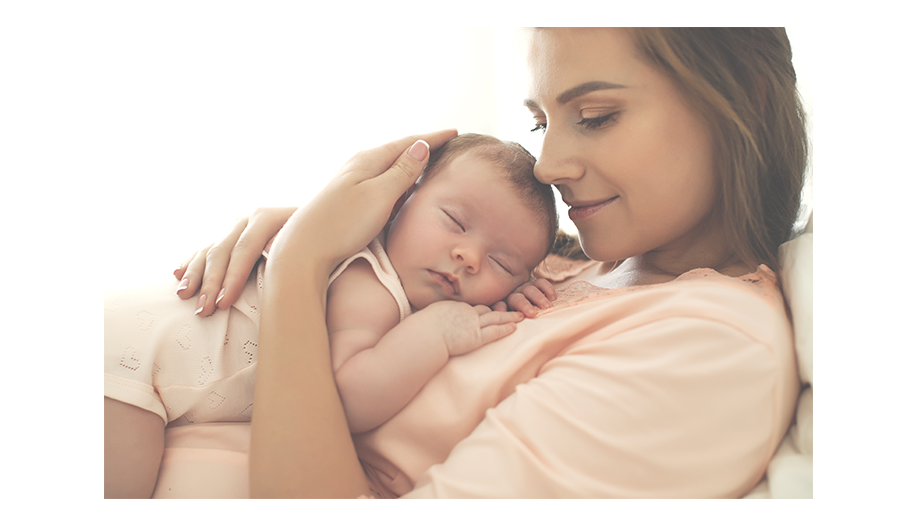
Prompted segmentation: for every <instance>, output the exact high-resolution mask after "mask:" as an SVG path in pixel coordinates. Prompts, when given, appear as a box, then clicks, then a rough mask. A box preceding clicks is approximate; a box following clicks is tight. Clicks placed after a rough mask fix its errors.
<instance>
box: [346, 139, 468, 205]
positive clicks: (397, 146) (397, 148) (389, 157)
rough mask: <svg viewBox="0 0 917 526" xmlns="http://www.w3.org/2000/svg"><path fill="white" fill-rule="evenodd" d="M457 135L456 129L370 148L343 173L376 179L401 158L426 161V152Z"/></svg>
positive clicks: (357, 156) (358, 155) (352, 160)
mask: <svg viewBox="0 0 917 526" xmlns="http://www.w3.org/2000/svg"><path fill="white" fill-rule="evenodd" d="M457 134H458V132H457V131H456V130H454V129H448V130H440V131H436V132H432V133H424V134H420V135H411V136H408V137H404V138H401V139H398V140H395V141H392V142H389V143H386V144H383V145H382V146H377V147H375V148H370V149H368V150H364V151H362V152H360V153H358V154H357V155H355V156H354V157H353V158H352V159H351V160H350V161H349V162H348V163H347V164H346V165H344V170H343V171H344V172H347V173H348V174H351V175H350V176H351V177H357V178H358V179H359V180H361V181H362V180H368V179H374V178H376V177H378V176H379V175H380V174H383V173H385V172H387V171H388V170H390V169H391V168H393V167H394V166H393V165H394V164H395V163H396V161H397V160H399V158H402V159H403V157H404V156H405V155H407V156H409V157H410V158H411V159H413V160H415V161H419V162H423V161H425V160H426V158H427V152H426V151H424V150H436V149H438V148H439V147H440V146H442V145H443V144H446V141H448V140H449V139H451V138H453V137H455V136H456V135H457ZM418 141H423V144H418ZM405 160H406V159H405ZM357 167H359V169H353V168H357ZM402 174H407V177H408V178H410V177H411V172H410V171H403V172H402ZM413 182H414V181H413V180H411V181H410V182H409V183H407V185H406V186H405V190H406V189H407V187H409V186H410V185H411V184H412V183H413Z"/></svg>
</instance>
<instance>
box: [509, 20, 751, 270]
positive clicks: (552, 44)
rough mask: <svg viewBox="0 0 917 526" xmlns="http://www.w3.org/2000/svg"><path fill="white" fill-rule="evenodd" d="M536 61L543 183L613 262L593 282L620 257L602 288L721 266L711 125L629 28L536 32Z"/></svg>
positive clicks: (595, 250) (533, 79) (598, 254)
mask: <svg viewBox="0 0 917 526" xmlns="http://www.w3.org/2000/svg"><path fill="white" fill-rule="evenodd" d="M528 65H529V75H530V80H529V94H528V98H527V100H526V105H527V106H528V108H529V109H530V110H531V112H532V115H533V117H534V120H535V123H536V126H537V127H539V128H541V129H542V130H543V133H544V146H543V149H542V153H541V157H540V158H539V159H538V162H537V164H536V165H535V176H536V177H537V178H538V180H539V181H541V182H543V183H548V184H553V185H555V186H556V187H557V189H558V190H559V191H560V194H561V196H562V197H563V200H564V202H565V203H567V204H568V205H570V206H571V219H572V220H573V222H574V223H575V224H576V227H577V230H578V232H579V235H580V239H581V242H582V245H583V249H584V251H585V252H586V254H587V255H588V256H590V257H591V258H592V259H595V260H599V261H603V262H607V264H606V265H604V266H602V267H601V268H600V269H599V270H598V273H597V274H596V278H597V277H598V276H599V275H601V274H604V273H607V272H608V270H609V269H610V268H611V266H612V265H613V264H614V262H618V261H622V260H627V261H622V264H621V265H619V266H618V272H617V273H616V275H615V279H614V280H610V279H609V276H606V277H605V278H604V279H602V280H600V281H603V283H602V284H603V285H604V286H609V285H611V286H620V285H632V284H638V283H650V282H659V281H667V280H670V279H673V278H674V277H675V276H677V275H679V274H681V273H683V272H686V271H688V270H691V269H694V268H701V267H714V266H718V265H719V264H721V263H722V261H723V260H724V254H726V253H727V252H728V250H727V247H726V246H725V244H724V242H723V236H722V234H721V232H720V231H719V229H718V228H716V223H715V222H713V221H710V214H711V211H712V208H713V204H714V202H715V200H716V199H717V198H718V195H717V190H716V184H717V179H716V175H715V170H714V149H713V145H712V141H711V135H710V131H709V127H708V125H707V124H706V122H705V120H704V119H703V118H702V117H701V116H700V115H699V114H698V112H697V111H695V110H694V109H693V108H692V107H690V106H689V105H688V104H687V103H686V102H685V99H684V97H683V96H682V94H681V93H680V91H679V90H678V88H677V87H676V86H675V84H674V83H673V82H672V81H671V80H670V79H669V78H668V77H667V76H666V75H664V74H663V73H662V72H661V71H659V70H657V69H655V68H654V67H653V66H652V65H650V63H649V62H647V61H646V60H644V59H643V58H642V57H641V56H640V55H639V54H638V52H637V50H636V49H635V47H634V45H633V43H632V41H631V39H630V37H629V35H628V33H627V31H626V30H623V29H605V28H602V29H578V30H565V29H548V30H536V31H534V32H533V34H532V35H531V42H530V48H529V55H528ZM576 88H580V89H579V90H577V89H576ZM593 88H598V89H593ZM628 258H630V259H628ZM744 270H747V269H739V270H738V271H739V272H740V273H743V272H744ZM727 273H728V272H727Z"/></svg>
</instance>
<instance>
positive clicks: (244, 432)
mask: <svg viewBox="0 0 917 526" xmlns="http://www.w3.org/2000/svg"><path fill="white" fill-rule="evenodd" d="M812 232H813V230H812V215H810V216H809V219H808V222H807V224H806V226H805V228H804V229H803V230H802V231H801V232H800V233H799V234H798V235H797V236H796V237H795V238H794V239H792V240H791V241H789V242H787V243H785V244H784V245H783V246H782V247H781V248H780V253H779V257H780V260H779V261H780V269H779V272H780V277H781V280H782V283H783V286H784V292H785V296H786V300H787V305H788V307H789V309H790V312H791V317H792V320H793V325H794V331H795V339H796V350H797V359H798V369H799V377H800V383H801V385H802V389H801V391H800V395H799V400H798V401H797V409H796V418H795V420H794V422H793V423H792V425H791V426H790V429H789V431H788V432H787V434H786V436H785V437H784V439H783V441H782V443H781V445H780V446H779V448H778V450H777V452H776V454H775V455H774V457H773V459H772V460H771V462H770V464H769V466H768V469H767V473H766V475H765V477H764V479H763V480H761V482H760V483H758V485H757V486H756V487H755V488H754V489H753V490H752V491H751V492H750V493H749V494H748V495H746V497H745V498H779V499H784V498H803V499H811V498H812V497H813V489H812V478H813V477H812V470H813V455H812V430H813V420H812V407H813V403H812V393H813V389H812V386H813V382H812V379H813V375H812V354H813V349H812V343H813V342H812V340H813V338H812V333H813V329H812V283H813V271H812V264H813V252H812V238H813V233H812ZM250 434H251V425H250V424H247V423H208V424H191V425H185V426H180V427H175V428H168V429H166V444H165V451H164V454H163V459H162V467H161V469H160V473H159V481H158V483H157V486H156V489H155V491H154V494H153V498H247V497H248V447H249V439H250Z"/></svg>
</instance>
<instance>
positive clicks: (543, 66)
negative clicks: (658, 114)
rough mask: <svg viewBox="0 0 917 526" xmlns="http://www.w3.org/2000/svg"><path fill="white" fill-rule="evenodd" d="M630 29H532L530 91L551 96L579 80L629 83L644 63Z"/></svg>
mask: <svg viewBox="0 0 917 526" xmlns="http://www.w3.org/2000/svg"><path fill="white" fill-rule="evenodd" d="M638 57H639V54H638V52H637V49H636V46H634V43H633V40H632V38H631V36H630V33H629V32H628V31H627V30H626V29H619V28H549V29H537V30H533V31H532V34H531V36H530V38H529V45H528V54H527V64H528V75H529V94H530V95H531V96H536V95H541V96H550V97H552V98H554V97H556V96H557V95H559V94H561V93H562V92H564V91H566V90H568V89H571V88H573V87H575V86H577V85H579V84H582V83H586V82H594V81H604V82H609V83H614V84H618V85H621V84H629V83H632V82H634V80H633V79H634V78H635V76H636V74H637V72H638V71H639V68H641V66H644V65H645V64H642V63H641V62H640V61H638V60H637V59H638Z"/></svg>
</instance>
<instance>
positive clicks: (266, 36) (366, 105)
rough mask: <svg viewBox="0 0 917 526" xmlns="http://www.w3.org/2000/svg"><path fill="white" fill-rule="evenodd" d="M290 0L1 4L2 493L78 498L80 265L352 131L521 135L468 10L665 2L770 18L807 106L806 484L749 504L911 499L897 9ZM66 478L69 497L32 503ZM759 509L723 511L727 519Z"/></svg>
mask: <svg viewBox="0 0 917 526" xmlns="http://www.w3.org/2000/svg"><path fill="white" fill-rule="evenodd" d="M305 4H306V3H303V6H299V4H290V5H287V6H284V7H282V8H280V7H276V6H277V5H282V4H278V3H267V2H262V3H258V4H257V6H256V4H254V3H252V4H250V5H249V4H244V3H241V2H229V1H227V2H210V3H207V2H191V1H188V2H167V1H163V2H155V3H153V2H148V3H140V2H95V1H84V2H44V1H40V0H35V1H32V2H5V3H3V4H2V5H0V177H2V188H0V212H2V224H3V239H2V242H3V245H2V246H3V247H4V254H3V255H4V260H3V261H4V262H3V266H2V269H3V271H4V275H5V278H6V280H5V284H6V285H8V287H7V288H6V292H7V294H6V295H5V304H6V309H5V311H4V313H5V314H6V317H5V318H4V319H5V323H6V326H5V328H6V329H7V330H6V333H5V334H6V337H5V338H4V339H3V342H4V346H3V347H2V349H3V351H4V354H3V357H4V360H5V362H4V371H6V372H7V381H6V382H3V383H2V387H3V389H4V391H3V395H4V399H5V400H7V401H8V404H7V405H6V408H7V418H6V421H7V422H9V423H10V426H9V427H8V428H7V434H6V436H7V438H8V444H7V450H8V452H10V453H11V455H10V456H11V457H14V458H11V460H10V461H9V462H8V469H12V470H14V471H13V473H15V475H11V476H10V477H9V478H10V479H11V480H15V485H16V486H17V488H16V489H17V490H20V491H22V498H19V497H18V496H17V494H16V493H15V491H16V490H12V491H13V494H12V495H11V496H12V498H11V499H10V500H11V501H15V502H13V503H14V504H15V503H18V502H24V503H30V505H29V511H30V513H31V514H32V515H34V514H36V513H42V512H45V513H52V514H53V513H55V512H56V510H63V511H65V512H66V513H68V514H71V513H72V512H73V511H74V510H79V509H80V508H81V507H85V505H86V504H87V503H94V504H98V502H99V500H100V498H101V472H100V469H101V446H100V444H101V440H100V439H99V435H98V432H99V430H100V429H101V425H100V424H101V404H99V403H98V394H99V391H100V388H99V387H93V386H94V385H95V384H94V383H93V381H92V380H91V379H92V378H93V377H94V375H98V370H99V369H98V366H97V362H95V361H93V360H87V359H86V357H87V356H99V357H100V356H101V354H100V352H99V350H100V349H101V332H102V309H101V299H102V291H103V290H104V289H106V288H109V287H115V286H124V285H135V284H143V283H147V282H150V281H160V280H163V279H172V278H171V274H170V273H171V270H172V269H173V268H174V267H175V265H176V264H177V263H178V262H179V261H180V260H181V259H182V258H183V257H185V256H187V255H188V254H190V252H191V251H193V250H194V249H196V248H198V247H201V246H203V245H204V244H206V243H208V242H210V241H211V240H213V239H214V238H215V237H217V236H219V235H221V234H223V233H225V231H226V230H227V228H228V227H229V225H230V224H231V222H232V220H233V218H234V217H235V216H236V215H238V214H242V213H246V212H249V211H250V210H252V209H253V208H255V207H257V206H261V205H274V204H277V205H297V204H301V203H304V202H306V201H307V200H308V199H309V197H310V196H311V195H312V194H313V193H314V192H315V190H316V189H317V188H318V186H319V185H320V184H321V182H322V181H324V180H326V179H327V177H328V176H330V174H333V173H334V171H335V170H336V169H337V168H338V167H339V166H340V165H341V163H343V162H344V161H345V160H346V159H347V158H348V157H349V156H350V155H351V154H352V153H353V152H355V151H356V150H358V149H361V148H365V147H370V146H374V145H376V144H379V143H381V142H385V141H388V140H391V139H393V138H397V137H400V136H403V135H407V134H411V133H416V132H418V131H423V130H431V129H437V128H442V127H457V128H459V130H460V131H478V132H483V133H492V134H495V135H498V136H500V137H501V138H507V139H512V140H519V141H521V142H523V144H524V145H526V146H528V147H530V148H532V149H533V150H536V151H537V148H535V145H534V144H533V140H532V137H531V136H529V134H528V133H527V130H528V129H529V127H530V122H529V119H528V116H527V114H526V112H525V110H523V109H522V108H521V104H520V102H519V101H520V100H521V98H522V97H523V92H520V91H519V90H518V86H517V85H516V83H515V81H514V80H513V78H514V69H513V67H514V66H513V64H516V62H514V57H513V56H512V46H511V45H507V44H508V43H510V40H511V39H510V37H509V36H508V34H511V33H508V32H507V31H505V30H502V29H501V30H491V29H467V28H468V27H472V26H474V25H477V24H481V25H484V24H492V25H497V24H499V23H501V22H505V23H508V24H512V25H536V24H547V25H566V24H572V25H578V24H583V23H584V22H585V23H586V24H589V23H595V24H603V25H605V24H617V23H622V24H623V25H655V24H660V23H662V24H663V25H667V24H670V25H681V24H684V23H685V22H684V20H691V21H692V22H694V23H697V22H700V23H702V24H705V25H731V24H735V25H781V26H782V25H786V26H787V31H788V33H789V36H790V40H791V42H792V45H793V49H794V56H795V59H794V62H795V64H796V68H797V73H798V75H799V79H800V86H801V88H802V89H803V94H804V98H805V99H806V100H807V102H808V103H809V104H810V105H811V107H813V108H814V106H815V104H814V103H815V101H814V98H813V92H814V90H815V87H816V85H817V86H818V88H817V89H818V93H819V99H818V105H817V107H818V108H819V113H818V126H817V127H816V126H814V123H815V119H814V118H812V123H813V132H814V133H813V135H812V138H813V142H814V148H813V152H814V155H813V163H812V165H813V168H814V173H816V174H818V179H819V184H818V194H817V195H818V198H817V199H816V200H815V201H817V203H818V209H819V241H818V242H817V243H816V245H815V247H816V263H815V265H816V274H815V278H816V281H815V289H816V291H815V298H816V300H815V301H816V308H815V311H816V315H815V329H816V331H815V332H816V336H815V348H816V351H815V353H816V362H817V365H816V368H817V369H818V372H819V378H820V383H819V385H820V389H819V391H820V398H819V401H818V403H817V405H818V409H817V412H818V414H819V416H818V423H817V424H816V427H817V428H818V430H817V433H816V435H817V438H816V442H818V449H819V453H818V456H817V458H816V482H815V484H816V490H815V491H816V502H815V503H814V505H811V504H810V503H802V505H801V506H794V507H792V508H791V510H792V511H791V512H790V511H788V506H786V505H778V506H777V507H771V508H769V509H768V511H769V512H771V513H778V514H780V515H782V516H783V517H794V518H802V517H809V518H810V517H811V516H812V513H811V512H812V510H813V509H817V510H819V511H820V512H824V513H825V514H828V515H834V514H842V515H843V516H844V517H845V518H846V519H847V520H856V518H860V517H862V518H864V519H865V518H867V517H868V518H869V519H872V520H873V521H874V520H876V519H877V518H878V517H879V516H881V515H889V517H891V516H892V515H893V514H894V511H893V510H894V509H895V508H896V506H894V503H895V502H899V503H900V502H905V500H906V498H908V497H910V495H911V493H912V492H910V491H908V489H909V488H910V487H912V484H910V483H909V482H908V479H907V478H905V479H904V480H901V479H900V477H902V476H903V477H907V476H908V475H907V474H908V473H911V472H912V471H913V469H914V467H915V456H914V452H913V451H914V450H913V447H912V442H913V433H912V431H910V429H909V427H910V420H911V419H910V418H909V417H908V415H911V414H912V413H913V407H912V406H913V389H912V388H911V387H910V386H911V385H913V380H912V376H913V371H914V367H912V366H909V365H911V364H913V355H914V353H915V350H917V349H915V345H914V343H913V342H914V337H913V334H911V333H910V331H909V330H908V329H909V328H910V327H911V326H913V323H914V320H915V319H917V310H915V308H914V302H915V300H914V298H915V297H917V291H915V287H914V284H913V278H912V277H911V275H910V274H911V273H910V269H911V267H912V266H913V261H914V257H913V252H914V251H913V249H912V248H911V247H912V245H913V241H912V240H913V237H914V236H913V232H912V231H913V229H914V226H915V224H917V220H915V214H914V206H913V196H914V194H915V190H917V189H915V188H914V180H915V177H917V173H915V168H914V163H913V159H912V153H911V152H912V151H913V144H914V139H915V137H914V133H913V131H912V129H913V124H912V123H913V122H914V117H915V115H914V102H913V100H914V95H913V93H912V92H913V86H914V85H915V84H917V83H915V82H914V80H915V79H914V73H913V71H914V70H913V68H912V67H911V64H912V62H913V60H912V49H913V43H912V41H911V38H910V37H909V35H910V34H911V33H912V31H911V30H910V28H909V27H905V24H906V23H907V22H909V20H910V19H909V18H908V17H907V15H905V14H904V12H903V11H901V10H900V9H899V6H896V5H894V4H892V3H887V2H872V3H870V4H869V5H844V6H841V5H831V6H828V7H826V8H825V10H824V11H819V12H815V13H812V12H810V11H808V10H806V9H805V8H804V5H803V4H804V3H803V2H798V1H794V2H777V1H775V2H770V3H768V4H767V6H766V10H764V11H763V10H762V9H758V8H759V7H761V6H759V5H755V6H754V7H755V10H756V12H755V13H752V14H751V15H749V14H748V13H745V12H740V11H741V10H738V11H737V8H736V7H735V6H736V4H735V3H734V2H728V3H723V4H721V5H720V6H719V8H710V7H706V6H700V5H699V4H698V3H694V2H692V3H681V4H679V5H680V6H682V7H672V6H665V5H662V4H659V5H657V4H656V3H653V4H651V5H650V7H649V9H651V10H652V11H653V12H651V13H648V15H651V16H649V17H648V16H647V14H638V16H636V17H635V16H633V14H632V13H630V12H629V10H628V8H632V6H628V5H626V4H624V3H611V2H602V3H597V2H589V3H588V5H587V4H586V3H579V2H574V1H567V2H557V1H553V2H539V1H534V0H533V1H530V2H525V3H524V4H520V5H519V6H518V7H514V8H512V9H502V10H500V13H501V14H502V15H503V16H502V18H501V17H496V16H493V11H494V10H495V9H496V5H497V3H496V2H486V3H484V5H483V6H482V5H481V4H480V3H474V2H468V3H462V4H455V3H453V4H450V5H449V6H448V9H449V10H448V11H443V10H437V11H433V10H431V8H430V4H429V3H416V4H413V5H411V6H407V7H405V6H401V5H392V4H391V3H379V4H372V7H367V6H361V7H360V8H359V9H357V8H356V7H355V6H356V5H357V4H349V3H348V4H344V5H342V6H339V8H337V9H333V10H328V9H327V6H321V5H319V4H313V3H309V5H310V6H311V7H305ZM663 4H664V3H663ZM783 4H786V5H785V6H784V5H783ZM822 5H825V4H822ZM678 9H681V11H679V10H678ZM622 12H624V14H623V15H622ZM699 13H705V14H704V15H703V16H704V18H703V19H702V20H698V19H697V17H698V14H699ZM507 14H509V15H511V16H506V15H507ZM533 16H536V17H537V18H536V19H534V20H533V19H532V17H533ZM660 18H661V20H660ZM619 20H620V22H619ZM453 23H459V24H462V25H461V26H458V27H456V26H453V25H450V24H453ZM368 24H371V25H368ZM813 117H814V115H813ZM816 135H817V137H816ZM36 364H37V365H40V366H41V367H37V366H36ZM87 378H88V379H89V381H88V383H87V381H86V379H87ZM50 379H53V380H54V381H53V382H50ZM39 381H43V382H45V383H50V384H53V385H55V386H57V387H54V388H38V387H35V384H36V383H38V382H39ZM87 390H88V392H87ZM74 393H75V394H74ZM84 434H85V435H86V437H88V442H87V441H83V442H81V441H80V437H81V436H83V435H84ZM20 467H22V468H23V469H17V468H20ZM68 496H70V497H71V499H70V500H69V503H73V504H76V506H68V505H63V506H60V505H51V504H50V503H51V501H50V500H49V499H54V501H55V504H56V501H58V500H61V498H64V499H66V497H68ZM74 496H76V497H78V498H79V499H80V500H79V501H78V502H74V501H73V499H72V497H74ZM36 501H38V502H36ZM64 503H65V504H67V503H68V501H66V500H64ZM113 506H114V505H113V504H110V505H109V504H107V505H106V508H111V507H113ZM622 506H623V505H617V504H616V505H614V508H613V509H612V510H609V509H603V510H602V512H603V513H607V514H608V515H602V516H603V517H605V516H612V517H617V516H619V514H620V512H621V511H622ZM657 506H658V504H654V505H653V506H652V507H651V508H647V507H641V508H640V511H641V512H642V513H644V514H645V513H650V512H655V511H656V510H657V509H660V508H657ZM526 508H527V509H537V510H539V511H541V510H543V508H541V507H537V506H535V507H533V506H532V505H531V504H528V503H527V504H526ZM662 508H665V509H671V507H666V506H663V507H662ZM210 509H212V508H210ZM225 509H228V508H225V506H224V511H225ZM233 509H235V510H238V508H233ZM250 509H251V508H246V510H250ZM450 509H451V510H455V508H450ZM589 509H593V510H594V509H595V507H590V508H589ZM626 509H627V510H633V509H634V508H633V506H630V507H626ZM719 509H720V511H722V509H723V508H722V507H720V508H719ZM730 509H733V508H730ZM684 510H685V508H684V507H682V506H678V511H679V512H683V511H684ZM709 511H710V507H709V506H705V507H704V509H703V512H704V513H703V515H700V514H698V515H697V516H703V517H705V519H706V518H707V517H708V516H709V514H708V513H709ZM759 511H762V510H761V509H760V508H756V510H755V511H754V512H749V511H748V510H747V509H746V510H745V511H742V512H741V516H742V517H743V519H742V520H745V521H747V519H749V518H752V516H751V515H752V513H753V514H754V516H755V517H758V515H757V514H758V512H759ZM436 512H437V513H438V515H437V516H438V517H442V516H443V513H442V510H441V509H440V510H438V511H436ZM11 513H12V512H11ZM130 513H132V516H136V517H137V518H138V519H141V517H139V516H138V514H137V513H136V510H131V511H130ZM297 513H299V511H297ZM544 516H548V517H550V516H552V515H550V514H547V515H542V517H544ZM571 516H572V515H571V513H564V514H563V515H561V516H557V515H553V517H554V518H555V519H558V520H569V519H570V518H571ZM641 516H644V515H641ZM768 516H770V515H769V514H764V515H763V517H768ZM141 522H143V521H142V520H141ZM554 522H557V521H556V520H555V521H554ZM752 522H754V520H753V521H752ZM784 522H785V521H784ZM795 522H798V523H806V522H811V520H809V521H803V520H799V521H795ZM861 522H862V521H861ZM880 522H881V520H880ZM158 523H159V524H161V523H162V522H161V521H160V522H158ZM758 523H761V522H760V521H759V522H758ZM463 524H467V521H466V522H463Z"/></svg>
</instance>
